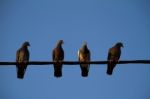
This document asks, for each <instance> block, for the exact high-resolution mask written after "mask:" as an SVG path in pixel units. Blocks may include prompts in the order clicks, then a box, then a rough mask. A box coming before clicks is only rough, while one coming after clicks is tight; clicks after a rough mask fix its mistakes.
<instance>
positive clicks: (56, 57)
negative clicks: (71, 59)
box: [52, 40, 64, 78]
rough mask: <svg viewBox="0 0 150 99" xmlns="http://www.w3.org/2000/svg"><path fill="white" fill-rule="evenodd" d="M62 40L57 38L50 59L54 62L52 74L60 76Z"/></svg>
mask: <svg viewBox="0 0 150 99" xmlns="http://www.w3.org/2000/svg"><path fill="white" fill-rule="evenodd" d="M63 43H64V41H63V40H59V41H58V43H57V45H56V47H55V48H54V49H53V51H52V59H53V62H55V63H54V76H55V77H57V78H58V77H61V76H62V63H60V62H62V61H63V60H64V50H63V48H62V44H63Z"/></svg>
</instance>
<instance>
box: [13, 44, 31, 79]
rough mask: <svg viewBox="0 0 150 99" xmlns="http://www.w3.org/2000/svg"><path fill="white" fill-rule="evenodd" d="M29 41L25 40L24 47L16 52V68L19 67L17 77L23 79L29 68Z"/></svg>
mask: <svg viewBox="0 0 150 99" xmlns="http://www.w3.org/2000/svg"><path fill="white" fill-rule="evenodd" d="M28 46H30V44H29V42H24V43H23V44H22V47H21V48H19V49H18V50H17V53H16V68H17V78H19V79H23V78H24V74H25V71H26V69H27V62H29V56H30V53H29V50H28Z"/></svg>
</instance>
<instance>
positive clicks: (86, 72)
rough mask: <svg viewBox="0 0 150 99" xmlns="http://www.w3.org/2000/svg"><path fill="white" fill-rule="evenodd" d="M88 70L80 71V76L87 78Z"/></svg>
mask: <svg viewBox="0 0 150 99" xmlns="http://www.w3.org/2000/svg"><path fill="white" fill-rule="evenodd" d="M88 72H89V71H88V70H87V69H82V73H81V75H82V77H87V76H88Z"/></svg>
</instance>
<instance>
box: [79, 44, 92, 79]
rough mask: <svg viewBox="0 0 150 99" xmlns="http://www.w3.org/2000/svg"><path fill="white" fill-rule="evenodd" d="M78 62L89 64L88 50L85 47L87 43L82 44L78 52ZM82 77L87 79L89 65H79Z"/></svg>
mask: <svg viewBox="0 0 150 99" xmlns="http://www.w3.org/2000/svg"><path fill="white" fill-rule="evenodd" d="M78 60H79V62H90V50H89V49H88V47H87V43H86V42H84V44H83V46H82V48H81V49H79V51H78ZM80 68H81V75H82V77H87V76H88V73H89V68H90V64H80Z"/></svg>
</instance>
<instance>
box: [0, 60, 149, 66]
mask: <svg viewBox="0 0 150 99" xmlns="http://www.w3.org/2000/svg"><path fill="white" fill-rule="evenodd" d="M54 63H58V62H52V61H30V62H27V63H26V64H28V65H52V64H54ZM60 63H62V64H63V65H79V64H95V65H96V64H97V65H98V64H108V63H109V61H90V62H79V61H62V62H60ZM114 63H117V64H150V60H120V61H118V62H114ZM16 64H22V63H17V62H0V65H16Z"/></svg>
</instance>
